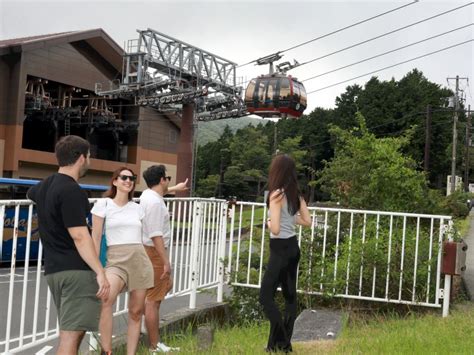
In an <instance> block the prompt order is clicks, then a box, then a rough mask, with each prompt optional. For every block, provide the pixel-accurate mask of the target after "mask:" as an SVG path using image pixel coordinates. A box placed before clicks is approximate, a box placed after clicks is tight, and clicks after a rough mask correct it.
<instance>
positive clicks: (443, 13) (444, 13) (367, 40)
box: [295, 2, 473, 68]
mask: <svg viewBox="0 0 474 355" xmlns="http://www.w3.org/2000/svg"><path fill="white" fill-rule="evenodd" d="M472 4H473V2H470V3H468V4H465V5H462V6H459V7H456V8H454V9H451V10H447V11H444V12H441V13H439V14H437V15H433V16H430V17H427V18H425V19H423V20H420V21H416V22H413V23H411V24H409V25H406V26H403V27H399V28H396V29H394V30H392V31H389V32H385V33H383V34H381V35H378V36H375V37H372V38H369V39H366V40H364V41H362V42H358V43H355V44H352V45H350V46H347V47H344V48H342V49H339V50H337V51H335V52H331V53H328V54H325V55H323V56H321V57H317V58H314V59H311V60H308V61H306V62H303V63H300V64H299V65H297V66H296V67H295V68H297V67H301V66H303V65H306V64H309V63H312V62H315V61H317V60H321V59H324V58H327V57H329V56H332V55H334V54H337V53H341V52H344V51H347V50H348V49H352V48H355V47H358V46H360V45H363V44H366V43H368V42H372V41H374V40H376V39H379V38H382V37H386V36H388V35H391V34H393V33H396V32H399V31H402V30H405V29H407V28H409V27H413V26H415V25H419V24H420V23H423V22H426V21H429V20H432V19H434V18H437V17H440V16H443V15H446V14H448V13H450V12H453V11H457V10H459V9H461V8H464V7H466V6H470V5H472Z"/></svg>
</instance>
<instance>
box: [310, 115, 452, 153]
mask: <svg viewBox="0 0 474 355" xmlns="http://www.w3.org/2000/svg"><path fill="white" fill-rule="evenodd" d="M452 111H453V110H452V109H444V108H443V109H435V110H431V113H436V112H452ZM423 114H426V111H420V112H414V113H410V114H407V115H405V116H402V117H400V118H397V119H394V120H391V121H387V122H384V123H382V124H379V125H376V126H372V127H367V131H369V132H371V131H372V130H373V129H375V128H379V127H383V126H387V125H390V124H393V123H397V122H400V121H401V120H404V119H407V118H410V117H413V116H418V115H423ZM451 123H452V122H451V121H450V122H438V123H435V124H432V125H431V127H435V126H439V125H442V124H451ZM403 131H405V129H404V130H402V131H401V132H403ZM371 133H373V132H371ZM387 135H388V133H386V134H384V136H382V137H380V138H384V137H385V136H387ZM333 141H334V139H333V138H330V139H327V140H325V141H322V142H318V143H313V144H309V145H304V146H302V147H301V148H304V149H307V148H314V147H318V146H321V145H324V144H326V143H331V142H333Z"/></svg>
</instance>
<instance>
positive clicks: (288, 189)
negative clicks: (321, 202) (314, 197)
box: [267, 154, 301, 215]
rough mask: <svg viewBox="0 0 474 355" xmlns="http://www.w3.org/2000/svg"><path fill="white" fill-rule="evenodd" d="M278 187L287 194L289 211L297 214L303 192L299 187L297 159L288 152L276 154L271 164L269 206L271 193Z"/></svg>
mask: <svg viewBox="0 0 474 355" xmlns="http://www.w3.org/2000/svg"><path fill="white" fill-rule="evenodd" d="M278 189H280V190H283V192H284V193H285V195H286V199H287V201H288V212H289V213H290V214H291V215H295V214H296V212H298V211H299V209H300V196H301V193H300V190H299V188H298V179H297V176H296V165H295V161H294V160H293V159H292V158H291V157H290V156H288V155H286V154H279V155H277V156H275V157H274V158H273V160H272V163H271V164H270V171H269V173H268V190H269V192H268V197H267V207H268V206H269V204H270V195H271V194H272V192H273V191H275V190H278Z"/></svg>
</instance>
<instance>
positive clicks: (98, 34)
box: [0, 28, 124, 71]
mask: <svg viewBox="0 0 474 355" xmlns="http://www.w3.org/2000/svg"><path fill="white" fill-rule="evenodd" d="M79 41H85V42H86V43H87V44H88V45H90V46H91V47H92V48H93V49H94V50H96V51H97V52H98V53H99V54H100V55H102V56H103V57H104V59H106V60H107V61H108V62H109V63H110V64H112V65H113V66H114V67H115V68H116V69H117V70H118V71H121V70H122V57H123V54H124V51H123V49H122V48H121V47H120V46H119V45H118V44H117V43H116V42H115V41H114V40H113V39H112V37H110V36H109V35H108V34H107V33H105V31H104V30H103V29H101V28H96V29H92V30H85V31H68V32H60V33H51V34H45V35H39V36H31V37H22V38H13V39H5V40H0V56H1V55H5V54H11V53H19V52H24V51H29V50H34V49H39V48H46V47H49V46H55V45H60V44H64V43H71V42H79Z"/></svg>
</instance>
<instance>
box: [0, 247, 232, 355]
mask: <svg viewBox="0 0 474 355" xmlns="http://www.w3.org/2000/svg"><path fill="white" fill-rule="evenodd" d="M206 247H207V245H206V246H205V247H204V249H208V250H209V252H210V249H212V248H206ZM180 249H181V248H180ZM226 250H227V246H226ZM187 251H188V250H187V246H184V248H183V253H182V255H183V262H181V259H180V256H181V250H179V252H178V256H177V258H176V260H177V261H178V263H177V266H176V267H175V268H176V271H175V273H176V275H177V278H176V280H179V277H178V276H179V274H180V273H181V275H182V280H183V281H182V283H181V287H183V286H184V284H185V281H184V279H185V276H186V271H188V272H189V265H188V264H187V263H186V260H187V258H186V255H187ZM211 256H212V252H211V254H210V257H211ZM209 259H210V258H208V257H206V252H204V260H209ZM212 259H214V258H212ZM206 267H207V268H208V269H211V268H214V267H215V265H214V264H213V265H212V267H211V266H210V265H209V264H207V266H206V265H204V264H203V269H205V268H206ZM203 269H202V270H203ZM203 272H204V270H203ZM37 276H38V273H37V267H36V265H30V267H29V271H28V274H27V282H26V298H25V299H26V300H27V302H25V312H24V333H23V334H25V335H27V334H32V333H33V324H34V323H35V322H34V320H35V319H36V320H37V321H36V324H37V330H38V331H39V332H42V331H43V330H44V329H45V327H46V326H48V325H49V326H48V327H47V328H48V329H54V328H55V324H56V322H57V320H56V319H57V318H56V309H55V307H54V304H53V302H52V300H50V299H49V298H48V289H47V284H46V280H45V278H44V276H43V270H42V269H40V274H39V280H40V282H39V283H38V285H39V288H38V290H37V287H36V285H37ZM208 280H210V278H205V279H204V280H203V281H204V282H206V281H208ZM177 283H178V282H177ZM177 286H179V285H177ZM9 289H10V268H4V269H0V319H1V320H3V321H2V322H0V341H4V340H5V339H6V331H7V327H6V324H7V316H8V300H9V297H8V296H9ZM23 292H24V268H23V267H18V268H16V270H15V278H14V283H13V295H14V297H13V299H12V301H11V302H12V322H11V329H10V339H13V338H17V337H19V335H20V327H21V309H22V299H23ZM36 292H38V297H39V302H38V306H37V309H36V310H35V307H34V299H35V294H36ZM122 299H123V298H122ZM215 299H216V297H215V296H214V295H210V294H209V293H201V294H199V295H198V297H197V302H198V304H200V303H207V302H210V301H215ZM122 305H123V301H122ZM188 306H189V296H182V297H175V298H172V299H168V300H165V301H164V302H163V305H162V314H163V315H166V314H169V313H171V312H174V311H176V310H178V309H181V308H184V307H188ZM114 329H116V330H117V332H120V331H121V330H123V329H126V314H124V315H120V316H118V317H117V319H116V321H115V324H114ZM41 337H43V335H39V338H41ZM30 341H31V340H30V339H25V342H30ZM56 343H57V341H56V340H54V341H50V342H48V343H44V344H42V345H41V346H38V347H35V348H33V349H29V350H27V351H25V352H23V353H24V354H32V353H35V352H37V351H40V350H41V349H42V348H44V347H45V346H53V349H52V350H49V352H48V354H49V353H53V352H54V346H55V345H56ZM84 343H85V342H84ZM11 346H16V345H15V344H12V345H11ZM84 350H86V349H85V348H84ZM4 351H5V347H4V345H0V353H3V352H4Z"/></svg>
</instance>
